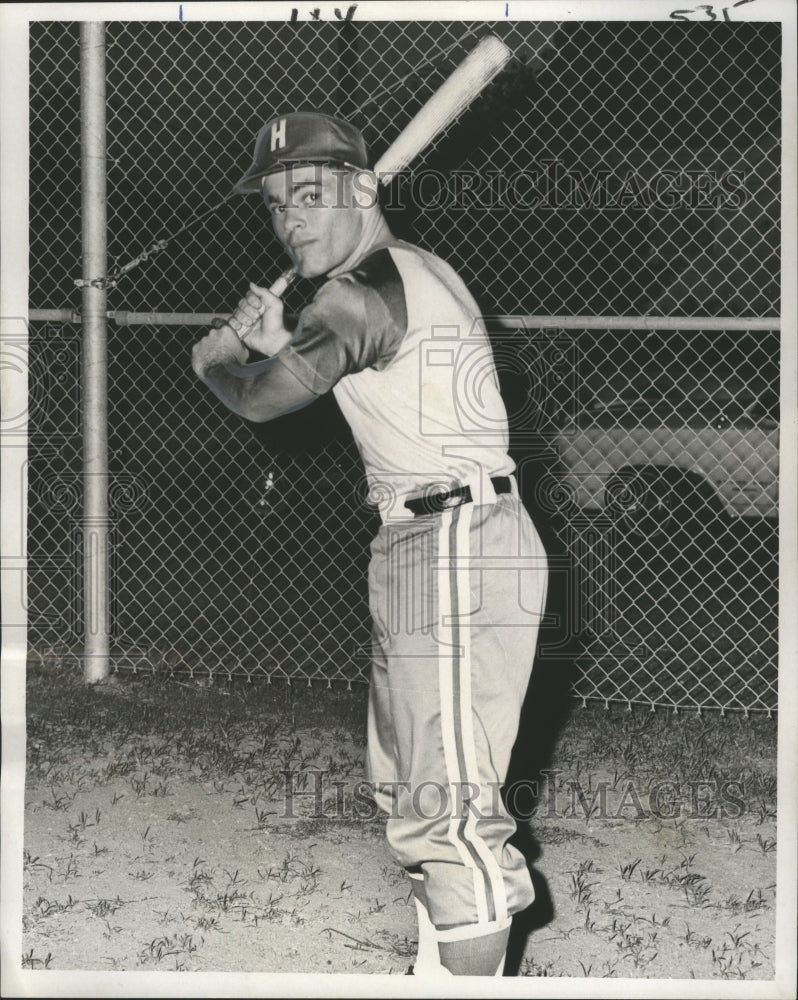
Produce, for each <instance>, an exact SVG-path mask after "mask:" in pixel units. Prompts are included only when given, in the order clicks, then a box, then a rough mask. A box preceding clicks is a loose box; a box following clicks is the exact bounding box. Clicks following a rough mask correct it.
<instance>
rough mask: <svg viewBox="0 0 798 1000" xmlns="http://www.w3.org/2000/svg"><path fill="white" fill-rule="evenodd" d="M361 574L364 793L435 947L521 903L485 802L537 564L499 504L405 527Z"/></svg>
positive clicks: (498, 815)
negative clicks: (365, 666) (418, 877)
mask: <svg viewBox="0 0 798 1000" xmlns="http://www.w3.org/2000/svg"><path fill="white" fill-rule="evenodd" d="M383 531H385V529H383ZM386 534H388V533H386ZM397 539H399V540H398V541H397ZM386 541H387V540H386V539H383V542H386ZM483 556H486V557H488V561H489V563H490V565H489V566H487V567H486V566H480V560H481V559H482V557H483ZM519 558H520V560H522V561H524V560H525V561H524V562H523V566H524V567H525V568H523V569H520V568H516V566H515V564H516V563H519ZM519 565H520V563H519ZM530 566H534V567H536V568H530ZM372 570H373V573H372V581H371V585H372V605H373V610H376V612H377V615H378V617H379V619H380V620H381V624H382V625H383V626H384V627H383V628H382V629H381V634H380V637H379V640H378V642H377V644H376V646H375V653H376V655H375V661H374V682H375V684H374V687H373V689H372V699H371V708H370V735H369V746H370V753H369V759H370V764H371V775H372V780H374V779H377V780H380V775H382V776H383V777H384V778H385V780H386V781H391V782H394V785H393V792H392V795H391V797H390V805H389V798H388V797H386V798H384V799H383V800H382V801H380V805H382V806H383V808H386V809H387V808H389V807H390V808H391V809H392V810H393V811H392V812H391V813H390V815H389V819H388V839H389V843H390V844H391V847H392V848H393V851H394V853H395V855H396V857H397V859H398V860H399V861H400V863H402V864H403V865H405V866H406V867H408V868H415V869H416V870H420V871H422V872H423V873H424V877H425V890H426V896H427V899H428V901H429V908H430V914H431V917H432V919H433V922H434V923H435V925H436V926H437V927H439V928H440V929H441V933H442V934H443V935H444V936H445V935H447V934H451V935H453V936H454V937H456V936H457V935H458V934H463V933H465V934H466V935H467V936H474V935H475V934H479V933H491V932H492V931H494V930H496V929H498V928H501V927H502V926H505V925H506V923H507V921H508V919H509V916H510V915H511V914H512V913H514V912H516V911H518V910H520V909H523V908H524V907H525V906H527V905H528V904H529V903H530V902H531V900H532V898H533V891H532V885H531V880H530V877H529V872H528V870H527V866H526V863H525V861H524V859H523V857H522V856H521V855H520V853H519V852H518V851H516V850H515V849H514V848H512V847H509V846H508V845H507V840H508V838H509V837H510V836H511V835H512V833H513V831H514V829H515V823H514V821H513V819H512V817H511V816H510V815H509V814H508V813H507V811H506V810H505V809H504V806H503V804H502V802H501V799H500V796H499V789H500V786H501V783H502V781H503V780H504V777H505V775H506V772H507V767H508V764H509V758H510V752H511V750H512V746H513V742H514V740H515V736H516V732H517V727H518V718H519V715H520V709H521V704H522V701H523V697H524V693H525V690H526V686H527V683H528V680H529V674H530V670H531V665H532V659H533V656H534V651H535V645H536V641H537V628H538V625H539V621H540V615H541V613H542V608H543V601H544V599H545V585H546V568H545V553H544V552H543V549H542V546H541V545H540V541H539V539H538V537H537V533H536V532H535V530H534V527H533V526H532V523H531V521H530V520H529V518H528V516H527V515H526V512H525V511H523V508H520V507H519V505H518V501H517V500H516V499H514V498H512V497H504V496H503V497H501V498H500V499H499V501H497V503H496V504H495V505H491V506H480V507H475V506H474V505H471V504H464V505H462V506H461V507H457V508H455V509H453V510H451V511H447V512H445V513H443V514H441V515H437V516H435V517H433V518H425V519H420V520H419V521H418V522H414V523H413V524H412V526H411V527H409V528H408V530H407V531H406V532H405V533H404V535H403V536H402V537H401V538H400V536H398V535H396V536H395V537H394V544H390V543H387V544H383V545H382V547H380V546H379V545H378V546H377V547H376V549H375V559H374V560H373V561H372ZM422 584H424V585H423V586H421V585H422ZM378 800H379V799H378Z"/></svg>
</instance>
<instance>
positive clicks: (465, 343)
mask: <svg viewBox="0 0 798 1000" xmlns="http://www.w3.org/2000/svg"><path fill="white" fill-rule="evenodd" d="M368 164H369V160H368V153H367V150H366V147H365V145H364V142H363V139H362V137H361V135H360V133H359V132H358V131H357V130H356V129H354V128H353V127H352V126H351V125H350V124H348V123H347V122H344V121H340V120H337V119H333V118H330V117H327V116H324V115H320V114H313V113H293V114H286V115H283V116H281V117H280V118H277V119H275V120H274V121H271V122H269V123H267V124H266V125H265V126H264V128H263V129H261V131H260V132H259V134H258V136H257V140H256V143H255V154H254V162H253V164H252V166H251V168H250V169H249V170H248V172H247V173H246V174H245V176H244V177H243V178H242V179H241V180H240V181H239V182H238V184H237V185H236V190H237V191H238V192H240V193H241V194H249V193H254V194H257V193H261V192H262V194H263V197H264V199H265V201H266V203H267V205H268V207H269V209H270V212H271V216H272V220H273V224H274V229H275V231H276V234H277V236H278V237H279V239H280V241H281V243H282V244H283V246H284V247H285V248H286V250H287V251H288V253H289V254H290V256H291V258H292V259H293V262H294V264H295V266H296V268H297V271H298V273H299V274H300V275H302V276H303V277H308V278H316V277H324V278H326V281H324V283H323V284H321V286H320V288H319V290H318V292H317V293H316V295H315V297H314V298H313V300H312V301H311V302H310V303H309V304H308V305H307V306H306V307H305V308H304V309H303V310H302V312H301V314H300V315H299V319H298V324H297V326H296V328H295V330H294V331H293V332H292V333H289V331H288V330H286V329H285V326H284V324H283V306H282V301H281V299H279V298H278V297H277V296H275V295H273V294H271V292H269V291H268V290H267V289H264V288H260V287H258V286H256V285H251V286H250V292H249V293H248V295H247V296H246V298H244V299H242V300H241V302H240V303H239V306H238V309H237V310H236V313H235V314H234V316H233V317H232V318H231V320H230V323H229V324H228V325H225V326H223V327H222V328H221V329H218V330H213V331H211V332H210V333H209V334H208V335H207V336H206V337H204V338H203V339H202V340H201V341H199V343H197V344H196V345H195V346H194V349H193V357H192V364H193V368H194V371H195V372H196V374H197V375H198V377H199V378H200V379H202V381H203V382H205V384H206V385H207V386H208V387H209V388H210V389H211V390H212V391H213V392H214V393H215V394H216V395H217V396H218V397H219V399H220V400H222V402H223V403H224V404H225V405H226V406H227V407H229V408H230V409H231V410H233V411H234V412H236V413H238V414H240V415H241V416H242V417H244V418H246V419H248V420H252V421H267V420H271V419H273V418H274V417H278V416H281V415H283V414H285V413H288V412H290V411H292V410H296V409H298V408H300V407H303V406H307V405H308V404H309V403H312V402H313V401H314V400H315V399H316V398H317V397H318V396H320V395H321V394H323V393H326V392H328V391H330V390H332V391H333V392H334V393H335V396H336V399H337V401H338V403H339V405H340V408H341V410H342V412H343V414H344V416H345V417H346V419H347V421H348V422H349V425H350V426H351V428H352V433H353V435H354V438H355V441H356V442H357V445H358V447H359V450H360V454H361V456H362V458H363V463H364V465H365V469H366V475H367V480H368V483H369V487H370V497H371V499H372V501H373V502H374V504H375V505H376V506H378V507H379V511H380V516H381V519H382V524H381V526H380V529H379V531H378V533H377V536H376V538H375V539H374V541H373V542H372V546H371V561H370V564H369V603H370V610H371V615H372V620H373V668H372V679H371V688H370V700H369V718H368V770H369V780H370V781H371V782H373V784H374V789H375V796H376V798H377V802H378V804H379V805H380V807H381V808H382V809H384V810H385V812H386V813H387V814H388V820H387V835H388V841H389V844H390V846H391V848H392V850H393V852H394V855H395V857H396V858H397V860H398V861H399V863H400V864H402V865H403V866H404V868H405V869H406V870H407V872H408V875H409V877H410V880H411V885H412V888H413V894H414V899H415V903H416V909H417V914H418V920H419V949H418V956H417V959H416V963H415V966H414V972H415V974H416V975H420V974H433V973H439V974H443V975H447V974H454V975H480V976H488V975H500V974H501V973H502V970H503V965H504V955H505V951H506V948H507V940H508V935H509V929H510V920H511V917H512V915H513V913H516V912H518V911H520V910H522V909H524V908H526V907H527V906H528V905H529V904H530V903H531V902H532V900H533V898H534V892H533V888H532V882H531V879H530V875H529V872H528V869H527V866H526V863H525V861H524V858H523V857H522V855H521V854H520V853H519V852H518V851H517V850H516V849H515V848H513V847H511V846H509V845H508V843H507V841H508V838H509V837H510V836H511V834H512V833H513V831H514V829H515V824H514V821H513V819H512V817H511V816H510V815H509V814H508V813H507V811H506V810H505V809H504V807H503V804H502V802H501V799H500V796H499V788H500V786H501V784H502V782H503V780H504V778H505V776H506V773H507V768H508V765H509V758H510V752H511V749H512V746H513V742H514V740H515V736H516V733H517V729H518V721H519V714H520V709H521V704H522V700H523V698H524V693H525V691H526V688H527V684H528V681H529V676H530V671H531V667H532V660H533V656H534V652H535V646H536V642H537V631H538V626H539V623H540V616H541V613H542V610H543V605H544V600H545V591H546V582H547V566H546V555H545V552H544V549H543V546H542V545H541V542H540V539H539V537H538V534H537V532H536V530H535V527H534V525H533V524H532V521H531V519H530V517H529V515H528V514H527V513H526V511H525V509H524V508H523V506H522V505H521V503H520V501H519V496H518V487H517V484H516V480H515V477H514V476H513V472H514V469H515V466H514V463H513V461H512V460H511V459H510V457H509V456H508V453H507V447H508V425H507V415H506V411H505V407H504V405H503V403H502V399H501V396H500V394H499V389H498V381H497V377H496V371H495V366H494V361H493V356H492V352H491V348H490V344H489V342H488V338H487V335H486V332H485V328H484V326H483V324H482V322H481V320H480V318H479V311H478V308H477V305H476V303H475V302H474V300H473V298H472V297H471V295H470V294H469V292H468V291H467V289H466V288H465V286H464V284H463V282H462V281H461V280H460V278H459V277H458V276H457V274H456V273H455V272H454V271H453V270H452V269H451V268H450V267H449V266H448V265H447V264H445V263H444V262H443V261H442V260H441V259H439V258H438V257H435V256H433V255H432V254H430V253H427V252H425V251H423V250H421V249H419V248H418V247H415V246H412V245H409V244H407V243H405V242H402V241H399V240H397V239H395V238H394V237H393V236H392V235H391V233H390V230H389V229H388V226H387V223H386V221H385V218H384V216H383V214H382V212H381V210H380V208H379V205H378V203H377V198H376V187H377V181H376V178H375V176H374V174H373V173H372V172H370V171H369V170H368ZM233 327H236V328H237V329H238V331H239V335H237V334H236V332H234V329H233ZM247 347H251V348H253V349H257V350H258V351H259V352H261V353H263V354H266V355H268V356H269V359H268V360H267V361H265V362H262V363H260V364H258V365H254V366H252V367H251V368H249V369H245V370H242V369H241V368H238V367H237V366H236V365H230V363H231V362H236V363H238V364H243V363H244V362H245V361H246V360H247V357H248V350H247Z"/></svg>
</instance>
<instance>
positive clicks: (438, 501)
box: [404, 484, 473, 517]
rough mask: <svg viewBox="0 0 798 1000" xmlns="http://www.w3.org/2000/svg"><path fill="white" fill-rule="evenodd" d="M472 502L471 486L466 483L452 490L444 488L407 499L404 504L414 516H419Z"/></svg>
mask: <svg viewBox="0 0 798 1000" xmlns="http://www.w3.org/2000/svg"><path fill="white" fill-rule="evenodd" d="M472 502H473V496H472V495H471V487H470V486H469V485H468V484H466V485H464V486H454V487H452V489H450V490H442V491H440V492H438V493H427V494H422V495H421V496H418V497H412V498H411V499H409V500H405V502H404V506H405V507H406V508H407V509H408V510H409V511H410V512H411V513H412V514H413V516H414V517H418V516H419V515H423V514H442V513H443V511H445V510H452V509H454V508H455V507H460V506H462V505H463V504H464V503H472Z"/></svg>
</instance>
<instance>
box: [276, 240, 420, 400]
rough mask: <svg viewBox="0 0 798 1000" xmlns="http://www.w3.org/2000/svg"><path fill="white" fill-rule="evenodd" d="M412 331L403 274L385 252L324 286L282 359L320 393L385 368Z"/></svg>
mask: <svg viewBox="0 0 798 1000" xmlns="http://www.w3.org/2000/svg"><path fill="white" fill-rule="evenodd" d="M375 258H376V260H375ZM406 330H407V310H406V306H405V300H404V290H403V288H402V285H401V278H400V277H399V274H398V272H397V271H396V268H395V266H394V265H393V262H392V261H391V260H390V255H389V253H388V251H387V250H382V251H379V252H378V253H376V254H374V255H372V257H370V258H368V259H367V261H366V262H365V264H364V265H361V267H360V268H358V269H357V270H356V271H354V272H352V273H350V274H345V275H341V276H340V277H338V278H333V279H332V280H331V281H328V282H327V283H326V284H325V285H323V286H322V287H321V288H320V289H319V291H318V292H317V294H316V296H315V298H314V299H313V301H312V302H311V303H310V304H309V305H308V306H307V307H306V308H305V309H303V310H302V312H301V314H300V316H299V323H298V325H297V328H296V330H295V332H294V335H293V337H292V339H291V343H290V344H288V345H287V346H286V347H284V348H283V349H282V351H280V353H279V355H278V357H279V358H280V360H281V362H282V363H283V364H284V365H285V366H286V367H287V368H288V369H290V371H291V372H293V374H294V375H295V376H296V377H297V378H298V379H299V381H300V382H302V384H303V385H304V386H305V387H306V388H307V389H308V390H309V391H310V392H312V393H314V394H315V395H317V396H320V395H322V394H323V393H325V392H328V391H329V390H330V389H332V387H333V386H334V385H335V384H336V382H338V381H339V380H340V379H342V378H343V377H344V376H346V375H352V374H354V373H355V372H360V371H363V370H364V369H366V368H384V367H385V365H386V364H387V363H388V362H389V361H390V359H391V358H392V357H393V355H394V354H395V353H396V351H397V349H398V347H399V344H400V343H401V342H402V339H403V337H404V335H405V333H406Z"/></svg>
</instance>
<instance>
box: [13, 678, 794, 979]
mask: <svg viewBox="0 0 798 1000" xmlns="http://www.w3.org/2000/svg"><path fill="white" fill-rule="evenodd" d="M50 687H51V685H48V690H47V693H46V695H44V694H42V689H41V686H39V687H37V685H36V683H34V684H33V687H32V688H31V685H30V684H29V709H28V714H29V725H28V781H27V787H26V792H25V856H24V917H23V924H24V927H23V941H24V944H23V956H22V964H23V967H24V968H28V969H49V970H98V971H120V970H136V971H167V970H185V971H195V970H196V971H203V970H204V971H211V970H216V971H236V972H290V973H298V972H315V973H318V972H330V973H353V972H356V973H364V974H369V973H389V974H393V975H403V974H404V973H405V972H406V970H407V967H408V965H409V964H411V963H412V961H413V956H414V953H415V944H416V930H415V920H414V911H413V906H412V901H411V900H410V897H409V890H408V885H407V882H406V879H405V876H404V874H403V872H402V871H401V869H400V868H398V867H397V866H396V864H395V863H394V862H393V860H392V859H391V857H390V855H389V853H388V850H387V847H386V845H385V840H384V822H383V820H382V819H381V818H380V817H379V816H374V815H373V814H372V813H371V811H370V809H369V807H370V804H371V803H370V800H369V799H368V797H367V796H366V795H365V793H364V792H363V790H362V786H361V785H360V781H361V779H362V774H363V755H364V746H363V739H362V736H361V730H360V728H358V726H356V725H353V724H352V719H355V720H357V719H359V718H360V717H361V713H362V709H363V699H362V697H361V696H360V695H359V694H355V695H351V696H349V695H347V696H345V697H343V698H337V699H336V698H332V696H331V695H330V694H329V693H327V692H319V693H314V692H311V693H310V694H308V695H307V696H306V701H305V703H304V704H305V706H307V705H309V704H310V702H309V701H307V699H309V698H313V706H315V707H314V709H313V711H306V710H305V708H303V704H301V703H298V702H296V701H294V702H292V703H291V706H290V708H289V707H288V702H287V701H286V700H285V697H284V696H283V695H280V697H279V698H278V697H275V696H274V695H272V696H271V697H272V703H271V704H270V705H269V706H266V707H265V708H264V706H263V705H259V706H256V705H253V701H254V699H253V698H252V696H251V691H252V689H251V688H250V692H249V693H248V692H246V691H237V690H236V689H232V690H230V689H227V690H226V689H215V690H214V689H211V690H200V689H197V688H196V686H188V685H182V684H177V683H174V682H170V683H168V684H167V683H166V682H162V681H161V682H157V683H151V684H149V683H147V684H145V683H141V682H140V683H138V684H135V685H130V684H128V682H127V681H126V680H121V681H120V682H119V683H117V684H116V685H109V686H107V687H106V688H105V690H104V691H102V692H100V691H94V692H93V693H91V694H87V693H86V692H85V690H81V688H80V686H79V685H78V684H76V683H75V684H73V685H72V686H71V687H69V688H68V690H66V689H65V690H62V691H60V692H59V691H55V692H53V691H51V690H50ZM325 699H327V701H328V703H327V704H325ZM347 699H348V700H347ZM344 702H346V705H345V706H344V709H342V708H341V705H342V704H344ZM347 713H349V714H348V715H347ZM649 716H650V713H649V714H648V715H638V714H637V713H631V714H630V713H626V712H623V711H619V712H609V713H607V712H603V710H599V709H597V710H595V711H594V710H592V709H589V710H577V711H575V712H574V713H573V716H572V719H571V720H570V721H569V722H568V723H567V724H566V726H565V728H564V729H563V732H562V734H561V736H560V738H559V741H558V744H557V747H556V748H555V753H554V755H553V759H554V761H555V763H554V764H553V766H552V767H551V768H550V769H548V770H547V771H546V772H545V773H544V774H543V775H542V776H541V783H539V785H538V789H537V790H538V795H537V797H536V798H535V799H534V801H533V799H532V798H531V797H530V796H529V794H528V789H525V788H524V787H519V790H518V794H517V795H516V800H515V805H516V808H517V809H518V811H519V813H520V814H521V815H522V816H524V817H526V816H529V819H528V822H523V823H522V824H521V834H522V841H521V842H522V843H523V844H524V845H525V847H526V850H527V854H528V857H529V859H530V861H531V865H532V868H533V872H534V878H535V883H536V887H537V890H538V898H537V901H536V903H535V904H533V906H532V907H531V908H530V909H529V910H528V911H527V912H526V913H525V914H523V915H521V916H520V917H519V918H518V919H517V920H516V925H515V928H514V937H513V940H512V944H511V950H510V957H509V959H508V971H515V972H516V974H520V975H525V976H569V977H580V978H582V977H585V976H589V977H606V976H609V977H630V976H631V977H646V978H648V977H651V978H654V977H663V978H696V979H723V978H725V979H757V980H758V979H765V980H767V979H770V978H772V977H773V975H774V935H775V882H776V871H775V865H776V811H775V799H774V797H775V732H776V726H775V723H773V722H770V721H765V720H759V721H756V720H748V721H744V720H737V721H735V720H732V719H720V718H717V719H716V720H714V721H709V722H707V720H703V721H702V720H698V719H696V718H695V717H693V718H690V719H688V718H686V717H681V718H677V719H673V718H670V719H668V718H666V713H659V714H658V716H657V718H655V719H653V720H652V719H651V718H650V717H649ZM255 718H257V719H258V720H259V724H258V725H257V726H256V725H254V724H253V719H255ZM176 719H180V720H182V722H181V723H180V725H177V724H176V722H175V720H176ZM67 720H69V721H67ZM636 731H637V732H639V735H638V737H637V739H636V740H635V739H633V738H632V734H633V733H635V732H636ZM702 754H703V757H702ZM677 755H678V761H677ZM679 761H681V764H680V765H679ZM688 764H691V766H692V771H688V770H686V768H687V766H688ZM677 765H678V766H677ZM658 767H659V768H660V770H659V771H658ZM679 767H681V773H679V774H677V773H676V771H678V770H679ZM533 809H534V815H529V814H530V813H532V812H533Z"/></svg>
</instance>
